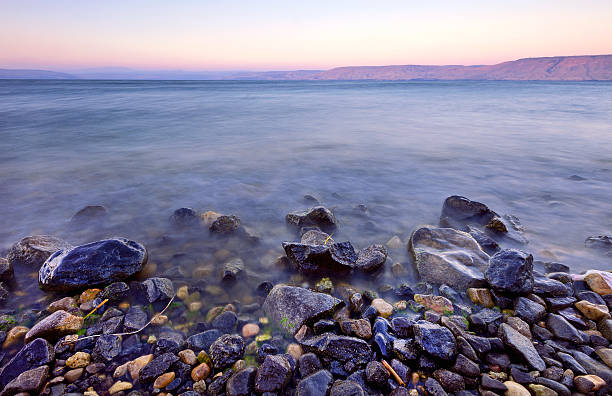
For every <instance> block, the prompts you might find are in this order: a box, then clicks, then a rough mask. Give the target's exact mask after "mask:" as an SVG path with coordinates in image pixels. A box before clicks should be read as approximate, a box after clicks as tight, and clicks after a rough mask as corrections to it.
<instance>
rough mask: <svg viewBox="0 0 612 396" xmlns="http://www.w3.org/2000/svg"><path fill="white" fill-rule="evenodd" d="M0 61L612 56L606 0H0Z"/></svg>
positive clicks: (305, 62)
mask: <svg viewBox="0 0 612 396" xmlns="http://www.w3.org/2000/svg"><path fill="white" fill-rule="evenodd" d="M1 20H2V23H1V24H0V67H4V68H48V69H64V70H67V69H71V68H87V67H108V66H113V67H130V68H143V69H184V70H228V69H231V70H236V69H242V70H244V69H251V70H273V69H300V68H303V69H327V68H331V67H335V66H344V65H388V64H493V63H497V62H501V61H506V60H512V59H517V58H523V57H536V56H555V55H583V54H609V53H612V29H611V28H610V21H612V2H610V1H607V0H604V1H581V2H576V1H538V2H533V1H512V2H498V1H496V2H492V1H474V2H470V4H469V6H468V5H467V4H466V3H465V2H458V1H429V2H427V5H425V4H424V3H423V2H413V1H405V0H404V1H382V2H373V1H333V2H330V1H309V2H282V1H272V0H262V1H257V2H256V1H236V0H229V1H158V0H155V1H151V0H137V1H117V0H107V1H100V2H89V1H77V0H58V1H35V0H23V1H15V2H4V3H3V5H2V17H1Z"/></svg>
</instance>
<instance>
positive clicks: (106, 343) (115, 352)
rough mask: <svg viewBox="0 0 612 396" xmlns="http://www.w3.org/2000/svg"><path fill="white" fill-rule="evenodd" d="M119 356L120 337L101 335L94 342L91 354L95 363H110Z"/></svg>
mask: <svg viewBox="0 0 612 396" xmlns="http://www.w3.org/2000/svg"><path fill="white" fill-rule="evenodd" d="M120 354H121V337H119V336H116V335H111V334H109V335H103V336H100V337H98V339H97V340H96V346H95V347H94V349H93V352H92V353H91V355H92V357H93V358H94V360H96V361H106V362H111V361H112V360H113V359H115V358H116V357H117V356H119V355H120Z"/></svg>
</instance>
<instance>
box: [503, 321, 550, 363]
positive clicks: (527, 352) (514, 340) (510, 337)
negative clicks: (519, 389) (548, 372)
mask: <svg viewBox="0 0 612 396" xmlns="http://www.w3.org/2000/svg"><path fill="white" fill-rule="evenodd" d="M498 335H499V337H500V338H501V340H502V341H503V342H504V344H506V345H507V346H508V347H510V348H511V349H512V350H513V351H514V352H515V353H516V354H517V355H520V356H521V357H522V358H523V359H524V360H525V362H526V363H527V364H529V366H530V367H532V368H533V369H535V370H538V371H542V370H544V369H545V368H546V364H545V363H544V361H543V360H542V358H541V357H540V355H539V354H538V352H537V351H536V349H535V348H534V346H533V344H532V343H531V341H530V340H529V338H527V337H525V336H524V335H522V334H521V333H519V332H518V331H517V330H515V329H514V328H512V326H510V325H508V324H506V323H502V324H501V325H500V326H499V330H498Z"/></svg>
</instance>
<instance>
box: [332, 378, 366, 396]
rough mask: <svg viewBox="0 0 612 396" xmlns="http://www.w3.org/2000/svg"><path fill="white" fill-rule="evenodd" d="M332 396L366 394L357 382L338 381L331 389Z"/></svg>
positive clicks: (361, 395) (358, 395)
mask: <svg viewBox="0 0 612 396" xmlns="http://www.w3.org/2000/svg"><path fill="white" fill-rule="evenodd" d="M330 396H365V392H364V391H363V388H362V387H361V385H360V384H359V383H357V382H355V381H351V380H345V381H336V382H334V385H333V386H332V388H331V391H330Z"/></svg>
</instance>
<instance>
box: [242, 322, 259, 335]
mask: <svg viewBox="0 0 612 396" xmlns="http://www.w3.org/2000/svg"><path fill="white" fill-rule="evenodd" d="M257 334H259V326H258V325H257V324H255V323H247V324H245V325H244V326H242V337H243V338H251V337H255V336H256V335H257Z"/></svg>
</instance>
